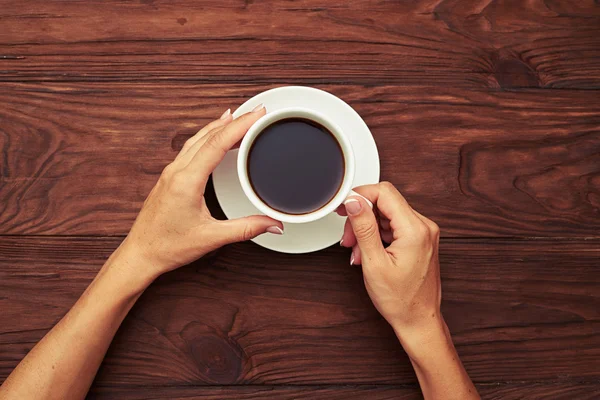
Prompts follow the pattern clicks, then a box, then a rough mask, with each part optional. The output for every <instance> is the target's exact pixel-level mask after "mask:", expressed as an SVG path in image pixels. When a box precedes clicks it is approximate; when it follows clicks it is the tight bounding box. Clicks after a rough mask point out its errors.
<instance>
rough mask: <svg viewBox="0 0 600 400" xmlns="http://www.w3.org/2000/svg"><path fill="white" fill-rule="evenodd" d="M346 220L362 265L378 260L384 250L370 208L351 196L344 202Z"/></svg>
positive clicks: (363, 201)
mask: <svg viewBox="0 0 600 400" xmlns="http://www.w3.org/2000/svg"><path fill="white" fill-rule="evenodd" d="M344 206H345V207H346V213H347V214H348V220H349V221H350V225H351V226H352V231H353V232H354V236H355V237H356V242H357V244H358V247H359V249H360V252H361V257H362V259H363V263H364V261H366V260H371V259H374V258H380V257H381V254H382V252H383V251H385V250H384V248H383V243H382V242H381V237H380V236H379V225H378V224H377V219H376V218H375V214H374V213H373V210H372V209H371V206H370V205H369V204H367V202H366V201H365V199H363V198H361V197H358V196H352V197H348V198H347V199H346V201H344Z"/></svg>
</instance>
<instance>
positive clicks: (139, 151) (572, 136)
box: [0, 83, 600, 237]
mask: <svg viewBox="0 0 600 400" xmlns="http://www.w3.org/2000/svg"><path fill="white" fill-rule="evenodd" d="M269 87H272V86H266V87H265V86H263V85H228V86H226V87H223V86H221V85H198V86H196V85H189V84H176V83H168V84H167V83H140V84H138V83H69V84H49V83H48V84H43V85H37V84H15V83H3V84H0V88H1V89H0V119H2V121H3V123H2V125H0V149H2V152H1V159H0V185H1V186H0V198H1V199H2V202H0V233H1V234H44V235H49V234H52V235H123V234H125V233H126V232H127V231H128V229H129V227H130V226H131V223H132V221H133V219H134V218H135V215H136V214H137V212H138V210H139V207H140V206H141V204H142V202H143V200H144V198H145V197H146V195H147V193H148V192H149V191H150V189H151V187H152V186H153V185H154V183H155V181H156V179H157V177H158V175H159V173H160V171H161V170H162V168H163V167H164V166H165V165H166V164H167V163H168V162H170V161H171V160H172V158H173V157H174V155H175V154H176V150H177V149H178V148H179V147H180V146H181V144H182V143H183V141H184V140H185V139H186V138H187V137H189V136H190V135H191V134H193V133H195V132H196V131H197V130H198V129H199V128H200V127H201V126H203V125H204V124H205V123H207V122H208V121H209V120H211V119H213V118H215V117H216V116H219V115H220V114H221V112H222V110H224V109H226V108H227V107H231V106H233V107H235V106H236V105H238V104H241V103H242V102H243V101H244V100H246V99H247V98H249V97H251V96H252V95H254V94H255V93H258V92H260V91H262V90H264V89H266V88H269ZM321 88H323V89H325V90H328V91H330V92H332V93H334V94H336V95H338V96H341V97H342V98H343V99H345V100H346V101H347V102H349V103H350V104H351V105H352V106H353V107H354V108H355V109H356V110H357V111H358V112H359V113H360V114H361V115H362V116H363V117H364V119H365V120H366V122H367V124H368V125H369V126H370V127H371V130H372V132H373V134H374V136H375V139H376V142H377V145H378V148H379V151H380V157H381V175H382V179H384V180H389V181H391V182H392V183H394V184H395V185H396V186H397V187H398V188H399V189H400V190H401V191H402V192H403V193H404V195H405V196H406V197H407V199H408V200H409V202H410V203H411V204H412V206H413V207H415V209H417V210H419V211H420V212H421V213H423V214H425V215H428V216H429V217H431V218H432V219H433V220H435V221H436V222H438V223H439V224H440V226H441V227H442V232H443V235H445V236H561V237H573V236H585V237H591V236H598V233H599V232H600V212H599V210H600V103H598V101H597V99H598V97H597V93H595V92H593V91H589V92H585V91H569V90H562V91H545V90H530V91H522V92H518V93H515V92H488V91H472V90H463V89H456V88H448V89H445V88H426V87H398V86H382V87H365V86H348V85H344V86H335V85H323V86H321Z"/></svg>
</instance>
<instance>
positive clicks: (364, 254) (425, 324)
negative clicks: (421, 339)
mask: <svg viewBox="0 0 600 400" xmlns="http://www.w3.org/2000/svg"><path fill="white" fill-rule="evenodd" d="M354 190H355V191H356V192H357V193H359V194H360V195H361V196H364V197H365V198H367V199H369V200H370V201H371V202H372V203H373V205H374V209H371V207H370V206H369V205H368V204H367V202H366V201H365V200H364V199H363V198H360V197H359V196H350V197H348V198H347V199H346V201H344V206H341V207H340V208H339V209H338V213H340V214H342V215H347V216H348V221H347V223H346V227H345V230H344V236H343V237H342V242H341V244H342V246H344V247H349V248H352V256H351V264H362V269H363V276H364V281H365V286H366V288H367V292H368V293H369V296H370V297H371V300H372V301H373V304H374V305H375V307H376V308H377V310H378V311H379V312H380V313H381V315H382V316H383V317H384V318H385V319H386V320H387V321H388V322H389V323H390V325H392V327H393V328H394V330H395V331H396V334H397V335H398V337H399V339H400V340H401V341H402V342H403V345H405V344H409V343H410V342H412V340H411V339H412V338H413V337H414V336H417V337H418V336H419V335H421V334H422V333H423V330H424V329H426V330H430V329H438V328H442V327H443V326H444V324H443V319H442V316H441V313H440V301H441V285H440V270H439V261H438V239H439V228H438V226H437V225H436V224H435V223H434V222H433V221H431V220H429V219H428V218H426V217H424V216H422V215H421V214H419V213H418V212H416V211H415V210H413V209H412V208H411V207H410V205H409V204H408V203H407V202H406V200H405V199H404V197H402V195H401V194H400V192H398V190H396V188H395V187H394V186H393V185H392V184H391V183H389V182H382V183H379V184H376V185H367V186H361V187H358V188H355V189H354ZM382 239H383V240H382ZM383 241H385V242H388V243H390V244H389V246H387V247H385V246H384V243H383Z"/></svg>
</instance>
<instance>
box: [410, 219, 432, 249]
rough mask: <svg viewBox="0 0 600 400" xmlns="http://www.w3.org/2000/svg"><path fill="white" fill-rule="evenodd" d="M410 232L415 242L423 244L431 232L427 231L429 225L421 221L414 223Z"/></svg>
mask: <svg viewBox="0 0 600 400" xmlns="http://www.w3.org/2000/svg"><path fill="white" fill-rule="evenodd" d="M411 233H412V238H413V240H414V241H415V242H416V243H422V244H425V243H428V242H429V241H430V240H431V233H430V231H429V227H428V226H427V225H426V224H425V223H423V222H419V223H417V224H415V226H414V227H413V229H412V232H411Z"/></svg>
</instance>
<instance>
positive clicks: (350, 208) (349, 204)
mask: <svg viewBox="0 0 600 400" xmlns="http://www.w3.org/2000/svg"><path fill="white" fill-rule="evenodd" d="M344 206H346V212H347V213H348V215H357V214H358V213H360V210H362V205H361V204H360V201H358V200H356V199H348V200H346V201H344Z"/></svg>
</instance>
